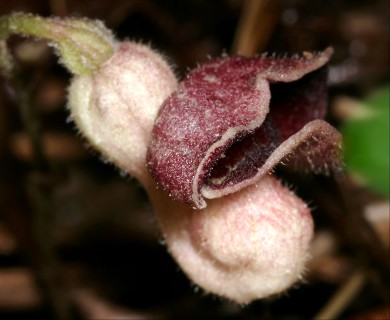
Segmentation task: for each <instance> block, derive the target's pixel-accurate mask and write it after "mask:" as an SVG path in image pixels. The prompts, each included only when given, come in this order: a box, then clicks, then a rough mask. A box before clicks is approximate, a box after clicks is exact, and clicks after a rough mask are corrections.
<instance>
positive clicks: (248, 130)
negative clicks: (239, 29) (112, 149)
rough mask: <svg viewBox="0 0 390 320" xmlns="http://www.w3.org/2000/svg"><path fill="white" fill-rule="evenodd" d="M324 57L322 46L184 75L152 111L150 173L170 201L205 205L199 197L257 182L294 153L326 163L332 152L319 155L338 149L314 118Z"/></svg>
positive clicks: (330, 131)
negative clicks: (156, 111)
mask: <svg viewBox="0 0 390 320" xmlns="http://www.w3.org/2000/svg"><path fill="white" fill-rule="evenodd" d="M331 55H332V49H330V48H329V49H327V50H325V51H324V52H322V53H320V54H316V55H314V54H309V53H305V54H304V55H303V56H302V57H293V58H270V57H257V58H246V57H241V56H236V57H227V58H221V59H217V60H215V61H211V62H208V63H206V64H204V65H203V66H201V67H199V68H198V69H196V70H194V71H193V72H191V73H190V74H189V75H188V77H187V78H186V79H185V80H184V81H183V82H182V83H181V84H180V85H179V88H178V89H177V91H176V92H175V93H173V94H172V95H171V96H170V97H169V98H168V99H167V100H166V101H165V103H164V104H163V106H162V108H161V110H160V112H159V114H158V117H157V120H156V123H155V126H154V128H153V136H152V141H151V143H150V146H149V151H148V166H149V170H150V172H151V174H152V176H153V177H154V178H155V180H156V181H157V183H158V184H159V185H160V186H162V188H163V189H164V190H166V191H167V192H168V193H169V194H170V195H171V196H172V197H173V198H174V199H177V200H180V201H184V202H187V203H189V204H192V205H193V206H195V207H197V208H204V207H205V206H206V203H205V200H204V199H203V197H207V198H215V197H220V196H222V195H225V194H228V193H231V192H234V191H237V190H239V189H241V188H243V187H245V186H248V185H250V184H252V183H254V182H256V181H258V180H259V179H260V178H261V177H262V176H263V175H264V174H266V173H267V172H269V171H270V170H271V169H272V168H273V167H274V166H275V165H276V164H277V163H278V162H280V161H281V160H282V159H283V158H285V157H286V156H287V155H288V154H290V153H291V152H293V151H294V150H296V151H297V152H298V154H299V155H300V156H299V159H301V158H302V157H301V155H302V153H304V154H305V155H307V152H309V153H310V154H312V155H311V156H310V157H307V156H306V158H305V159H306V160H307V161H309V162H311V163H314V164H315V165H314V167H316V168H317V163H330V164H331V163H332V161H334V159H335V157H336V156H335V153H337V152H336V151H334V152H333V151H332V152H329V156H324V157H321V155H318V153H321V152H322V150H323V149H326V150H327V151H329V150H338V145H339V141H340V137H339V134H338V132H337V131H336V130H335V129H334V128H332V127H331V126H329V125H328V124H326V123H325V122H324V121H322V120H317V119H322V118H323V117H324V116H325V112H326V106H327V88H326V77H327V72H326V68H325V67H324V65H325V64H326V63H327V62H328V60H329V58H330V56H331ZM313 137H314V138H315V139H314V140H313ZM312 140H313V141H312ZM314 141H315V142H314ZM307 144H309V145H310V148H309V150H307V151H305V152H303V150H304V149H305V148H304V146H305V145H307ZM312 149H313V150H312ZM328 149H329V150H328ZM315 150H317V151H315ZM323 160H324V161H323Z"/></svg>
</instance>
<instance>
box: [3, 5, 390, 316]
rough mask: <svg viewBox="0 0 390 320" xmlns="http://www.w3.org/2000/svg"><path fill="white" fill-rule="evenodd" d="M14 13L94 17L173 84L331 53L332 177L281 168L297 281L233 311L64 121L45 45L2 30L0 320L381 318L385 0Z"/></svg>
mask: <svg viewBox="0 0 390 320" xmlns="http://www.w3.org/2000/svg"><path fill="white" fill-rule="evenodd" d="M13 11H23V12H30V13H34V14H39V15H42V16H52V15H54V16H60V17H67V16H78V17H88V18H92V19H100V20H102V21H104V23H105V24H106V26H107V27H109V28H110V29H112V30H114V32H115V34H116V35H117V37H118V38H120V39H131V40H136V41H140V42H143V43H150V44H151V45H152V47H154V48H156V49H157V50H159V51H160V52H162V53H163V54H164V55H165V56H166V57H167V58H168V60H169V61H170V63H171V65H173V66H174V68H175V70H176V74H177V75H178V76H179V77H180V78H182V77H183V76H184V75H185V74H186V73H187V72H188V71H189V70H190V69H192V68H194V67H195V66H197V65H198V64H199V63H201V62H202V61H205V60H207V59H209V58H210V57H211V58H212V57H218V56H220V55H221V54H223V53H228V54H235V53H240V54H243V55H254V54H257V53H262V52H270V53H273V52H275V53H277V54H282V53H285V52H288V53H296V52H302V51H311V50H314V51H319V50H322V49H324V48H325V47H327V46H333V48H334V49H335V55H334V56H333V58H332V61H331V63H330V69H329V92H330V101H329V116H328V120H329V122H331V123H332V124H333V125H334V126H336V127H337V128H339V129H340V130H341V131H342V132H343V133H344V136H345V174H343V175H342V177H320V176H312V175H309V176H303V175H297V174H293V173H290V172H285V171H286V170H285V169H283V168H282V169H280V170H279V171H280V172H278V173H280V174H281V175H282V176H283V177H284V179H286V181H288V182H289V184H290V185H292V186H293V187H294V190H296V192H297V193H298V194H299V195H300V196H301V197H302V198H303V199H305V200H306V201H307V202H308V203H309V204H310V207H311V208H313V216H314V220H315V223H316V236H315V239H314V241H313V248H312V256H313V258H312V260H311V262H310V263H309V265H308V270H307V274H306V276H305V281H304V282H303V283H300V284H297V285H296V287H294V288H292V289H291V290H289V291H288V292H287V293H285V294H283V295H281V296H278V297H272V298H270V299H266V300H263V301H258V302H254V303H252V304H250V305H248V306H239V305H235V304H233V303H230V302H227V301H224V300H221V299H219V298H216V297H213V296H210V295H206V294H204V293H203V292H202V290H201V289H199V288H197V287H196V286H195V285H194V284H192V283H191V282H190V281H189V280H188V279H187V278H186V277H185V275H184V274H183V273H182V272H181V271H180V270H179V268H178V266H177V265H176V264H175V263H174V261H173V260H172V259H171V257H170V256H169V255H168V254H167V252H166V247H165V246H164V242H163V239H162V237H161V235H160V232H159V228H158V225H157V223H156V221H155V218H154V215H153V212H152V209H151V206H150V205H149V203H148V199H147V197H146V194H145V192H144V191H143V190H142V188H141V187H140V185H139V184H138V183H137V181H135V180H134V179H132V178H131V177H128V176H123V175H122V174H121V173H120V172H119V170H117V169H116V168H114V167H113V166H112V165H110V164H107V163H105V162H104V161H102V159H101V158H100V156H99V154H97V153H96V152H94V151H93V150H92V149H91V148H89V147H88V145H87V144H86V142H85V141H83V139H82V138H81V137H79V135H78V133H77V130H75V128H74V126H73V124H72V123H70V122H69V121H67V118H68V112H67V110H66V95H67V86H68V84H69V81H70V74H69V73H68V72H67V71H66V70H65V69H64V68H63V67H62V66H61V65H59V64H58V61H57V57H56V56H55V55H54V54H53V51H52V49H51V48H50V47H48V46H47V43H46V42H44V41H38V40H36V39H32V38H24V37H20V36H12V37H10V38H9V39H8V42H7V43H8V46H9V48H10V49H11V52H12V55H13V57H14V59H15V61H16V68H17V69H16V72H17V81H10V80H9V79H6V78H4V77H1V78H0V319H292V320H293V319H294V320H295V319H313V318H315V319H338V318H340V319H341V318H342V319H351V320H356V319H389V318H390V316H389V289H388V288H389V285H390V283H389V282H390V281H389V279H390V272H389V266H390V264H389V200H388V199H389V171H388V167H389V122H388V116H389V74H390V73H389V62H390V58H389V57H390V55H389V54H390V52H389V45H390V42H389V2H388V1H387V0H371V1H367V0H357V1H347V0H343V1H340V0H337V1H336V0H329V1H319V0H276V1H275V0H273V1H272V0H214V1H206V0H185V1H179V0H164V1H162V0H142V1H141V0H138V1H137V0H122V1H120V0H110V1H106V0H101V1H91V0H86V1H77V0H29V1H27V0H13V1H1V2H0V15H6V14H9V13H11V12H13Z"/></svg>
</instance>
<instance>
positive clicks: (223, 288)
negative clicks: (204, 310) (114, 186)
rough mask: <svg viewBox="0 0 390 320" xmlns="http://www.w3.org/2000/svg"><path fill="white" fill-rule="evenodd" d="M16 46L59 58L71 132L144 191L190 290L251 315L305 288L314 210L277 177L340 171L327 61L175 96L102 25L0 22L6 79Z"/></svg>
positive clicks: (227, 69) (287, 62)
mask: <svg viewBox="0 0 390 320" xmlns="http://www.w3.org/2000/svg"><path fill="white" fill-rule="evenodd" d="M11 33H21V34H25V35H33V36H38V37H42V38H45V39H48V40H49V41H51V42H52V44H53V45H54V46H55V47H56V48H57V49H58V50H57V51H58V54H59V55H60V57H61V60H62V62H63V63H64V65H65V66H66V67H67V68H68V69H69V70H70V71H71V72H72V73H73V74H74V78H73V79H72V83H71V85H70V87H69V104H68V107H69V111H70V117H71V119H73V120H74V122H75V123H76V125H77V127H78V129H79V130H80V133H81V134H82V135H83V136H84V137H85V138H86V139H87V140H88V141H89V143H90V144H91V145H92V146H93V147H95V148H96V149H97V150H99V151H100V152H101V153H102V154H103V155H104V157H105V158H106V159H108V160H109V161H111V162H113V163H115V164H116V165H117V166H118V167H119V168H121V169H122V170H124V171H125V172H127V173H129V174H130V175H132V176H134V177H136V178H137V179H138V180H139V181H140V182H141V184H142V185H143V186H144V187H145V189H146V190H147V192H148V195H149V197H150V200H151V202H152V204H153V206H154V209H155V212H156V214H157V217H158V220H159V223H160V225H161V228H162V231H163V234H164V237H165V240H166V243H167V248H168V250H169V252H170V253H171V254H172V256H173V257H174V258H175V259H176V261H177V262H178V263H179V265H180V266H181V267H182V269H183V271H184V272H185V273H186V274H187V275H188V276H189V278H190V279H192V281H194V283H196V284H197V285H199V286H201V287H202V288H203V289H204V290H205V291H206V292H210V293H213V294H216V295H219V296H222V297H225V298H227V299H230V300H233V301H235V302H238V303H249V302H250V301H252V300H255V299H260V298H264V297H267V296H269V295H273V294H277V293H280V292H283V291H284V290H286V289H287V288H289V287H290V286H291V285H292V284H293V283H295V282H296V281H298V280H299V279H301V278H302V273H303V271H304V266H305V262H306V260H307V258H308V249H309V246H310V241H311V238H312V235H313V222H312V218H311V215H310V210H309V209H308V207H307V206H306V204H305V203H304V202H303V201H302V200H301V199H299V198H298V197H297V196H296V195H295V194H294V193H293V192H291V191H290V190H289V189H288V188H286V187H285V186H283V185H282V183H281V182H279V181H278V180H277V179H276V178H275V177H274V176H273V175H270V174H269V173H270V172H271V171H272V169H273V167H274V166H276V165H277V164H278V163H279V162H281V161H282V160H286V159H288V160H289V161H290V163H294V164H296V165H297V166H298V167H306V168H308V169H309V170H311V171H319V172H329V171H331V170H332V169H334V168H337V167H338V166H339V158H340V157H339V153H340V141H341V137H340V134H339V133H338V132H337V130H336V129H334V128H333V127H332V126H330V125H329V124H328V123H326V122H325V121H324V120H323V118H324V116H325V113H326V105H327V89H326V66H325V65H326V63H327V62H328V60H329V59H330V56H331V55H332V49H330V48H329V49H326V50H325V51H323V52H321V53H318V54H311V53H304V54H303V56H302V57H292V58H285V57H284V58H282V57H279V58H278V57H268V56H263V57H253V58H244V57H240V56H235V57H223V58H219V59H216V60H213V61H210V62H208V63H205V64H204V65H202V66H200V67H199V68H197V69H196V70H194V71H193V72H191V73H190V74H189V75H188V76H187V78H186V79H185V80H184V81H182V82H181V83H180V84H179V86H178V87H177V80H176V78H175V76H174V74H173V72H172V69H171V68H170V67H169V65H168V64H167V62H166V61H165V59H164V58H163V57H162V56H161V55H160V54H158V53H156V52H155V51H153V50H152V49H150V48H149V47H148V46H145V45H142V44H139V43H133V42H128V41H126V42H119V41H117V40H116V39H115V38H114V37H113V35H112V33H111V32H110V31H109V30H108V29H106V28H105V27H104V25H103V24H102V23H100V22H98V21H90V20H87V19H63V20H61V19H56V18H41V17H37V16H32V15H28V14H27V15H26V14H21V13H20V14H19V13H16V14H11V15H9V16H5V17H2V18H0V57H2V61H0V69H2V71H3V73H4V74H7V75H9V74H10V72H11V70H12V61H11V59H10V54H9V52H8V51H7V48H6V46H5V39H6V38H7V36H8V35H9V34H11ZM160 107H161V108H160ZM304 164H309V166H304ZM148 170H149V171H148ZM149 172H150V173H151V174H150V173H149ZM152 177H153V178H154V180H153V179H152ZM156 182H157V184H156ZM158 186H161V187H162V188H158ZM205 199H209V200H208V201H207V203H206V200H205ZM177 200H179V201H177ZM188 204H190V206H189V205H188ZM197 209H201V210H197Z"/></svg>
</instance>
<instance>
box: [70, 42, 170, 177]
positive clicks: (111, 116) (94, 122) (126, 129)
mask: <svg viewBox="0 0 390 320" xmlns="http://www.w3.org/2000/svg"><path fill="white" fill-rule="evenodd" d="M176 85H177V81H176V78H175V76H174V74H173V72H172V70H171V68H170V67H169V65H168V64H167V62H166V61H165V60H164V59H163V58H162V56H161V55H159V54H158V53H156V52H155V51H153V50H152V49H151V48H150V47H149V46H146V45H142V44H139V43H133V42H122V43H120V45H119V46H118V48H117V49H116V51H115V53H114V54H113V55H112V57H111V58H110V59H109V60H107V61H106V62H105V63H104V64H103V65H102V66H101V67H100V69H99V70H97V71H96V72H95V73H94V74H93V75H91V76H76V77H75V78H74V79H73V80H72V84H71V86H70V88H69V109H70V113H71V118H72V119H73V120H74V121H75V123H76V125H77V127H78V128H79V130H80V132H81V134H82V135H83V136H85V138H87V140H88V141H89V143H90V144H91V145H92V146H93V147H94V148H96V149H97V150H99V151H100V152H101V153H102V154H103V156H104V157H106V159H107V160H109V161H111V162H113V163H115V164H116V165H117V166H118V167H119V168H121V169H122V170H124V171H125V172H127V173H129V174H131V175H132V176H134V177H136V178H137V179H139V180H141V181H143V180H145V179H146V176H148V172H147V170H146V166H145V158H146V150H147V145H148V142H149V139H150V134H151V131H152V127H153V123H154V119H155V117H156V114H157V112H158V109H159V107H160V105H161V104H162V102H163V101H164V100H165V99H166V98H167V97H168V96H169V94H170V93H171V92H172V91H173V90H174V89H175V88H176Z"/></svg>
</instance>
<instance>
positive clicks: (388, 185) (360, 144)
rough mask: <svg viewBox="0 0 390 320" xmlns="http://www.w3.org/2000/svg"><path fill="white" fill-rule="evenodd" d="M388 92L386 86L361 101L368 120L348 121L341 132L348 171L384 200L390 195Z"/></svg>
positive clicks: (389, 97) (365, 118) (389, 96)
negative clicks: (365, 108) (382, 196)
mask: <svg viewBox="0 0 390 320" xmlns="http://www.w3.org/2000/svg"><path fill="white" fill-rule="evenodd" d="M389 90H390V87H389V86H387V87H384V88H381V89H380V90H377V91H375V92H374V93H373V94H372V95H370V96H369V97H367V99H366V100H365V101H363V103H364V104H365V105H366V107H367V111H369V112H367V116H366V117H364V118H358V119H351V120H350V121H348V122H346V123H345V125H344V126H343V128H342V132H343V137H344V148H345V153H344V159H345V163H346V166H347V170H348V171H350V172H351V173H352V174H354V175H355V176H358V177H359V178H360V179H361V180H362V181H363V182H365V183H366V184H367V186H368V187H370V188H372V189H373V190H375V191H377V192H379V193H380V194H382V195H384V196H387V197H389V193H390V190H389V189H390V181H389V166H390V156H389V149H390V141H389V140H390V133H389V132H390V131H389V109H390V106H389V104H390V102H389V101H390V95H389Z"/></svg>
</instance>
